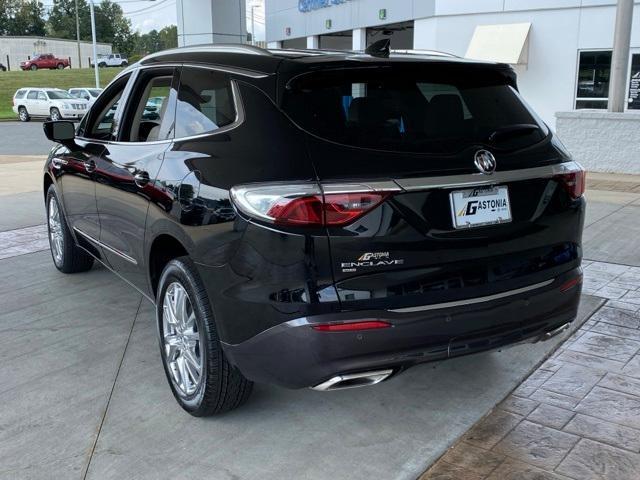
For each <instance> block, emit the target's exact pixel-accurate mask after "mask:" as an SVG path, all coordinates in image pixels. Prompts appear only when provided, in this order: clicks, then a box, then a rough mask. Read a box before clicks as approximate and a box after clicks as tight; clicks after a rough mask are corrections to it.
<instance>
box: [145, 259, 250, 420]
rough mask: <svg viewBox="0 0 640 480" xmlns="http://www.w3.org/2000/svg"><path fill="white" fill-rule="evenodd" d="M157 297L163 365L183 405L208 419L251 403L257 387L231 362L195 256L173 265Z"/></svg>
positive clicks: (162, 280) (175, 394)
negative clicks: (248, 401) (222, 341)
mask: <svg viewBox="0 0 640 480" xmlns="http://www.w3.org/2000/svg"><path fill="white" fill-rule="evenodd" d="M157 299H158V300H157V302H156V317H157V321H158V333H159V341H160V353H161V356H162V364H163V366H164V371H165V374H166V376H167V380H168V381H169V385H170V386H171V391H172V392H173V395H174V397H175V398H176V400H177V401H178V403H179V404H180V406H181V407H182V408H183V409H184V410H186V411H187V412H188V413H190V414H191V415H193V416H195V417H206V416H211V415H215V414H219V413H223V412H227V411H229V410H233V409H235V408H237V407H239V406H240V405H242V404H243V403H245V402H246V401H247V399H248V398H249V395H250V394H251V389H252V387H253V383H252V382H250V381H249V380H247V379H246V378H245V377H244V376H243V375H242V373H240V371H239V370H238V369H236V368H235V367H233V366H232V365H231V364H230V363H229V362H228V361H227V359H226V358H225V355H224V352H223V350H222V346H221V345H220V340H219V338H218V331H217V328H216V323H215V320H214V318H213V311H212V309H211V304H210V302H209V297H208V296H207V293H206V290H205V288H204V285H203V284H202V280H200V275H199V274H198V271H197V269H196V267H195V264H194V263H193V261H192V260H191V259H189V257H180V258H176V259H174V260H172V261H170V262H169V263H168V264H167V266H166V267H165V268H164V270H163V272H162V275H161V277H160V282H159V285H158V297H157Z"/></svg>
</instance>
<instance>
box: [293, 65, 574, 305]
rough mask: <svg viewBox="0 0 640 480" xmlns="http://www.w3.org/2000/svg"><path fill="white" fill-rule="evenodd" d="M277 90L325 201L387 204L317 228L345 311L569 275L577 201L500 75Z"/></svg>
mask: <svg viewBox="0 0 640 480" xmlns="http://www.w3.org/2000/svg"><path fill="white" fill-rule="evenodd" d="M434 63H435V62H434ZM287 92H288V93H285V97H284V99H283V106H284V109H285V110H287V111H288V113H289V114H290V116H291V117H292V118H293V119H294V121H296V122H297V123H298V124H299V125H300V126H301V127H302V128H304V129H305V130H306V131H308V132H309V133H310V135H309V136H308V137H307V145H308V150H309V154H310V156H311V158H312V160H313V163H314V166H315V168H316V171H317V172H318V176H319V178H320V181H321V184H322V186H323V189H324V192H325V196H327V195H331V194H333V192H337V193H336V195H343V197H342V199H341V200H340V201H343V202H346V203H344V205H343V207H344V208H346V209H348V208H350V205H349V204H348V203H349V202H355V203H354V205H355V204H357V203H358V198H362V199H363V200H362V201H363V202H364V201H365V200H364V198H365V196H364V195H362V196H361V197H358V195H361V193H362V192H367V191H378V192H382V193H383V195H384V196H385V197H384V201H383V202H381V203H380V204H379V205H377V206H375V208H372V209H371V210H370V211H369V212H368V213H367V214H365V215H364V216H362V217H361V218H358V219H357V220H356V221H355V222H353V223H351V224H350V225H347V226H346V227H340V228H337V227H329V228H328V229H327V231H328V234H329V239H330V248H331V255H332V264H333V269H334V278H335V280H336V285H337V288H338V295H339V298H340V299H341V301H342V302H343V306H344V307H347V308H376V307H378V308H402V307H406V306H413V305H424V304H432V303H439V302H448V301H456V300H460V299H467V298H473V297H482V296H486V295H491V294H494V293H497V292H503V291H506V290H511V289H517V288H520V287H523V286H527V285H532V284H536V283H538V282H543V281H547V280H548V279H550V278H553V277H554V276H556V275H558V274H559V273H560V272H563V271H567V270H569V269H572V268H575V267H576V266H577V265H579V255H580V247H579V245H580V235H581V226H582V216H583V203H582V202H581V201H575V199H573V198H571V197H570V196H569V195H567V192H566V191H565V190H564V188H563V185H561V182H559V181H557V180H556V179H554V178H552V177H553V175H554V174H555V172H556V169H558V170H557V171H558V172H559V171H563V167H558V164H560V163H562V162H566V161H567V160H568V158H567V157H566V155H565V154H564V153H563V151H562V150H561V149H560V148H559V146H558V145H557V144H556V141H555V140H554V139H553V137H552V135H551V133H550V132H549V130H548V129H547V128H546V126H545V125H544V124H543V123H542V122H541V121H540V120H539V119H538V118H537V117H536V115H535V114H534V113H533V112H532V111H531V110H530V109H529V108H528V107H527V106H526V104H524V102H523V101H522V99H521V98H520V97H519V95H518V93H517V91H516V90H515V88H514V85H513V83H512V79H511V77H510V75H509V74H508V72H504V71H501V70H497V69H495V68H493V67H486V66H482V65H474V64H470V65H466V64H462V65H450V64H446V63H445V62H440V63H438V64H431V63H430V64H424V65H420V64H417V65H416V64H412V65H411V66H410V67H408V68H403V67H402V66H398V65H396V66H391V65H389V64H386V65H384V66H381V68H378V69H371V68H366V69H359V68H354V69H352V70H349V69H342V70H340V71H331V72H326V73H323V72H320V73H314V74H309V75H307V76H306V78H305V75H302V76H299V77H297V79H295V80H294V81H292V82H291V83H290V84H289V85H288V89H287ZM485 160H486V162H485ZM492 161H493V164H491V163H492ZM494 169H495V173H493V170H494ZM485 170H486V171H485ZM483 171H485V173H482V172H483ZM514 172H515V173H514ZM348 192H352V193H353V195H351V196H350V197H347V196H344V195H345V193H348ZM327 198H328V197H327Z"/></svg>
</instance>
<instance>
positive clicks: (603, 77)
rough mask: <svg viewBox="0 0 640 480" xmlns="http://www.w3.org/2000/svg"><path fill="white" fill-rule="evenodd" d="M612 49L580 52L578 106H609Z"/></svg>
mask: <svg viewBox="0 0 640 480" xmlns="http://www.w3.org/2000/svg"><path fill="white" fill-rule="evenodd" d="M610 76H611V51H597V52H580V65H579V67H578V85H577V87H576V88H577V91H576V108H607V104H608V102H607V97H608V96H609V77H610Z"/></svg>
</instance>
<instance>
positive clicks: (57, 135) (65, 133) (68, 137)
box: [42, 120, 76, 146]
mask: <svg viewBox="0 0 640 480" xmlns="http://www.w3.org/2000/svg"><path fill="white" fill-rule="evenodd" d="M42 128H43V129H44V134H45V136H46V137H47V138H48V139H49V140H51V141H53V142H57V143H61V144H62V145H65V146H73V145H75V142H74V139H75V138H76V127H75V125H74V124H73V122H69V121H65V120H58V121H55V122H51V121H50V122H44V123H43V124H42Z"/></svg>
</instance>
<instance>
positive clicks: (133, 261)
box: [73, 227, 138, 265]
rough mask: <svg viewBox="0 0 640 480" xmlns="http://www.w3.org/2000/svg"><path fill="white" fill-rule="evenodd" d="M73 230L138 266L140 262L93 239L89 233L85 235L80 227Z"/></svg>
mask: <svg viewBox="0 0 640 480" xmlns="http://www.w3.org/2000/svg"><path fill="white" fill-rule="evenodd" d="M73 230H74V231H75V232H77V233H79V234H80V235H82V236H83V237H84V238H86V239H87V240H89V241H91V242H93V243H95V244H96V245H98V246H100V247H102V248H104V249H105V250H108V251H109V252H111V253H113V254H114V255H117V256H119V257H120V258H122V259H124V260H126V261H127V262H129V263H132V264H134V265H138V261H137V260H136V259H135V258H133V257H130V256H129V255H127V254H126V253H122V252H121V251H120V250H118V249H117V248H113V247H110V246H109V245H107V244H106V243H104V242H101V241H100V240H97V239H95V238H93V237H92V236H91V235H89V234H88V233H84V232H83V231H82V230H80V229H79V228H78V227H73Z"/></svg>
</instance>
